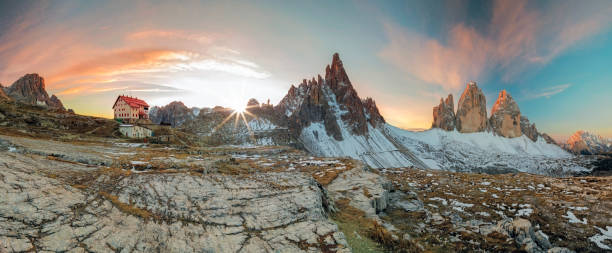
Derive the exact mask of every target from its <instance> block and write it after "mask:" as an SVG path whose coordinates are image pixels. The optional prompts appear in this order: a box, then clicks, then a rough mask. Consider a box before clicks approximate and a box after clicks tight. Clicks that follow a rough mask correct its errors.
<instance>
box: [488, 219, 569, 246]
mask: <svg viewBox="0 0 612 253" xmlns="http://www.w3.org/2000/svg"><path fill="white" fill-rule="evenodd" d="M493 231H496V232H499V233H501V234H503V235H505V236H507V237H509V238H512V239H514V241H515V242H516V244H517V245H518V246H519V247H520V248H521V249H523V250H524V251H525V252H528V253H540V252H573V251H571V250H569V249H567V248H561V247H553V245H552V244H551V243H550V241H549V240H548V236H547V235H546V234H544V232H542V231H541V230H538V231H536V230H535V229H534V227H533V226H532V225H531V222H529V220H526V219H522V218H514V219H512V218H506V219H504V220H501V221H499V222H498V223H497V225H494V226H492V227H490V228H486V227H485V228H484V229H481V233H483V234H485V235H486V234H489V233H491V232H493Z"/></svg>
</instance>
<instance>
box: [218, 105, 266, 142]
mask: <svg viewBox="0 0 612 253" xmlns="http://www.w3.org/2000/svg"><path fill="white" fill-rule="evenodd" d="M252 107H253V106H246V105H234V106H232V107H231V108H227V110H231V111H232V112H231V113H230V114H229V115H228V116H227V117H225V119H223V121H221V123H219V124H218V125H217V126H216V127H215V128H214V130H213V132H216V131H217V130H219V128H221V127H223V126H224V125H225V124H226V123H227V122H228V121H230V120H231V119H234V132H235V131H237V130H238V125H239V124H240V121H242V122H243V123H244V125H245V126H246V128H247V130H248V132H249V136H250V138H251V139H254V138H255V136H254V133H253V131H252V130H251V127H250V126H249V123H248V121H247V116H251V117H253V118H257V116H256V115H255V114H252V113H251V112H249V110H248V109H249V108H252Z"/></svg>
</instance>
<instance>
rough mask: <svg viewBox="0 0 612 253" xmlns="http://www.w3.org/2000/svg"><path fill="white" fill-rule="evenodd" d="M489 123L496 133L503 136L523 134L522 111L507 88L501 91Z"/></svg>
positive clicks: (511, 136) (509, 136) (512, 136)
mask: <svg viewBox="0 0 612 253" xmlns="http://www.w3.org/2000/svg"><path fill="white" fill-rule="evenodd" d="M489 125H490V126H491V128H492V129H493V132H495V134H497V135H501V136H503V137H508V138H514V137H519V136H521V135H522V132H521V111H520V110H519V107H518V105H517V104H516V102H515V101H514V99H512V96H510V94H508V92H506V90H502V91H501V92H500V93H499V96H498V97H497V101H495V105H493V109H492V110H491V118H490V119H489Z"/></svg>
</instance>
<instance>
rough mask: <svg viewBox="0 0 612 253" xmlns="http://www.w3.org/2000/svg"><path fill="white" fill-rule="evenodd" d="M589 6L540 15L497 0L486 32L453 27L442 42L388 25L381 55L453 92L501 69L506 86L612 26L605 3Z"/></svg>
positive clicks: (525, 5) (554, 9)
mask: <svg viewBox="0 0 612 253" xmlns="http://www.w3.org/2000/svg"><path fill="white" fill-rule="evenodd" d="M589 7H590V9H588V10H582V9H581V10H576V8H574V9H572V6H570V5H568V4H559V5H558V6H552V7H551V8H549V9H551V10H550V12H547V13H541V12H539V11H537V10H535V9H533V8H529V7H528V3H527V1H524V0H520V1H503V0H498V1H495V3H494V4H493V9H492V17H491V20H490V21H489V25H488V26H487V27H486V28H485V29H482V30H479V31H477V30H475V29H474V28H472V27H469V26H467V25H465V24H463V23H457V24H454V25H453V26H452V28H451V29H450V30H449V31H448V36H447V37H448V39H447V40H446V42H444V43H443V42H442V41H440V40H438V39H435V38H431V37H428V36H426V35H423V34H420V33H417V32H416V31H414V30H412V29H409V28H405V27H401V26H399V25H397V24H394V23H391V22H386V23H384V29H385V32H386V35H387V37H388V39H389V43H388V44H387V45H386V46H385V47H384V48H383V49H382V50H381V52H380V53H379V56H380V57H381V58H382V59H384V60H386V61H388V62H390V63H392V64H393V65H395V66H396V67H397V68H398V69H400V70H401V71H403V72H405V73H406V74H409V75H411V76H414V77H416V78H418V79H421V80H423V81H425V82H428V83H433V84H437V85H440V86H442V87H444V88H445V89H446V90H451V91H452V90H457V89H458V88H459V87H462V85H463V84H464V83H465V82H468V81H470V80H474V79H475V80H480V79H483V78H486V77H487V75H488V74H489V73H490V72H492V71H493V70H501V72H500V73H501V75H502V80H504V81H506V82H510V81H513V80H515V78H516V77H517V76H519V75H520V74H521V73H523V72H524V71H526V70H527V69H529V68H533V67H537V66H541V65H544V64H547V63H548V62H550V61H551V60H552V59H554V58H555V57H556V56H558V55H559V54H561V53H562V52H564V51H566V50H568V49H569V48H571V47H572V46H574V45H575V44H576V43H578V42H579V41H582V40H583V39H585V38H588V37H590V36H593V35H595V34H597V33H599V32H601V31H602V30H604V29H606V28H608V27H609V26H610V24H612V22H611V21H612V17H611V16H610V15H608V13H610V11H612V7H611V6H610V5H609V4H605V2H604V4H597V3H594V4H592V5H589ZM568 13H582V14H588V15H577V14H569V15H568Z"/></svg>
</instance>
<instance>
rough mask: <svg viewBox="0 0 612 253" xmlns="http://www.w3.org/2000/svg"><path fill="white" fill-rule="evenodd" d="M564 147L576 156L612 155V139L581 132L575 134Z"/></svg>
mask: <svg viewBox="0 0 612 253" xmlns="http://www.w3.org/2000/svg"><path fill="white" fill-rule="evenodd" d="M563 147H564V148H565V149H567V150H568V151H570V152H573V153H575V154H583V155H595V154H612V139H610V138H607V139H606V138H603V137H601V136H599V135H595V134H592V133H589V132H586V131H582V130H580V131H577V132H576V133H574V134H573V135H572V136H571V137H570V138H569V139H568V140H567V142H565V144H563Z"/></svg>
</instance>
